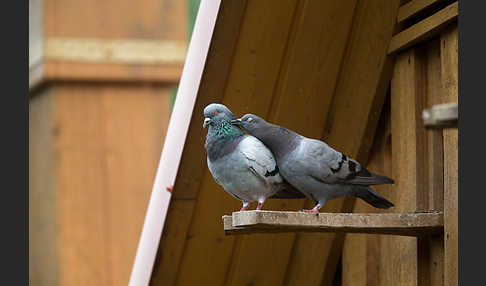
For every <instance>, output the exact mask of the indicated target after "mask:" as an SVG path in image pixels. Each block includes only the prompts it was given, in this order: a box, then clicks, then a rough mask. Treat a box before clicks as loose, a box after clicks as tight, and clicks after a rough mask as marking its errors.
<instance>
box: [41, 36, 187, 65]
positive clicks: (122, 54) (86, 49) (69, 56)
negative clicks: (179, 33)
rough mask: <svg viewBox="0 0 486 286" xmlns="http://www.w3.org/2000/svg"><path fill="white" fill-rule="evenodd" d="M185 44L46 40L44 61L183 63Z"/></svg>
mask: <svg viewBox="0 0 486 286" xmlns="http://www.w3.org/2000/svg"><path fill="white" fill-rule="evenodd" d="M186 53H187V42H186V41H168V40H147V39H127V38H123V39H109V40H107V39H97V38H72V37H70V38H61V37H50V38H48V39H46V40H45V41H44V53H43V56H44V58H45V59H52V60H58V61H74V62H89V63H127V64H150V65H154V64H155V65H156V64H183V63H184V60H185V57H186Z"/></svg>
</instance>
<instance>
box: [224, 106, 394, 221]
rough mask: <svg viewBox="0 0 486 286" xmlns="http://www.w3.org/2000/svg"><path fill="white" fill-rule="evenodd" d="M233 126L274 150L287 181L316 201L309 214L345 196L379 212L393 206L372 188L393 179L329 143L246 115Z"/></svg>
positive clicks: (389, 182)
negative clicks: (378, 209)
mask: <svg viewBox="0 0 486 286" xmlns="http://www.w3.org/2000/svg"><path fill="white" fill-rule="evenodd" d="M232 123H233V124H234V125H239V126H241V127H243V128H244V129H245V130H246V131H248V133H249V134H251V135H253V136H255V137H257V138H258V139H260V140H261V141H262V142H263V143H264V144H265V145H266V146H267V147H268V148H270V150H271V151H272V153H273V155H274V156H275V159H276V161H277V165H278V168H279V170H280V174H281V175H282V176H283V177H284V179H285V180H287V181H288V182H289V183H290V184H291V185H292V186H294V187H295V188H296V189H298V190H299V191H301V192H302V193H303V194H304V195H306V197H308V198H309V199H311V200H313V201H314V203H315V204H316V205H315V207H314V208H313V209H311V210H305V211H308V212H319V209H320V208H321V207H322V206H323V205H324V204H326V202H327V201H328V200H330V199H334V198H339V197H345V196H354V197H358V198H361V199H363V200H364V201H366V202H367V203H369V204H371V205H372V206H374V207H376V208H381V209H387V208H389V207H392V206H393V204H392V203H391V202H389V201H388V200H386V199H385V198H383V197H381V196H380V195H379V194H378V193H376V192H375V191H373V189H371V188H370V187H369V186H370V185H379V184H393V183H394V181H393V180H392V179H390V178H387V177H385V176H381V175H377V174H372V173H370V172H369V171H368V170H366V168H364V167H362V166H361V165H360V164H359V163H358V162H357V161H356V160H354V159H352V158H350V157H348V156H346V155H345V154H343V153H341V152H338V151H336V150H334V149H333V148H331V147H330V146H329V145H327V144H326V143H324V142H322V141H319V140H315V139H310V138H306V137H304V136H302V135H300V134H298V133H296V132H293V131H291V130H288V129H286V128H284V127H281V126H278V125H275V124H271V123H269V122H266V121H265V120H263V119H262V118H260V117H258V116H256V115H253V114H245V115H244V116H243V117H241V118H240V119H235V120H232Z"/></svg>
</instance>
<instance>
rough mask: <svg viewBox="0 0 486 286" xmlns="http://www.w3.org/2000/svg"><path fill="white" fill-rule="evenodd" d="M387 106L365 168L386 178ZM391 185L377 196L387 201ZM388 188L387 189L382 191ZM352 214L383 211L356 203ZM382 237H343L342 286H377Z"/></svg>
mask: <svg viewBox="0 0 486 286" xmlns="http://www.w3.org/2000/svg"><path fill="white" fill-rule="evenodd" d="M389 115H390V104H389V99H388V100H387V102H386V103H385V105H384V106H383V110H382V112H381V116H380V120H379V122H378V126H377V131H376V134H375V139H374V141H373V146H372V149H371V151H370V159H369V161H368V164H367V166H366V168H367V169H368V170H370V171H371V172H373V173H377V174H385V175H389V173H391V168H388V169H387V168H385V153H386V152H387V148H389V145H390V141H389V140H388V139H389V138H390V136H389V135H390V134H389V125H390V118H389ZM390 188H391V187H390V185H380V186H375V187H374V189H376V190H377V191H378V192H379V193H380V194H382V195H384V196H385V197H386V198H388V193H389V191H390V190H389V189H390ZM384 189H387V190H384ZM353 212H354V213H383V212H384V211H383V210H379V209H376V208H373V207H372V206H370V205H369V204H367V203H366V202H364V201H362V200H356V203H355V206H354V209H353ZM381 237H382V235H371V234H366V235H364V234H352V233H348V234H346V237H345V241H344V244H343V254H342V282H343V285H350V286H351V285H379V281H380V272H381V271H380V269H381V267H386V266H384V265H381V264H380V245H381V243H380V242H381Z"/></svg>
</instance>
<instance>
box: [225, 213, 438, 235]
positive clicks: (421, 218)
mask: <svg viewBox="0 0 486 286" xmlns="http://www.w3.org/2000/svg"><path fill="white" fill-rule="evenodd" d="M222 219H223V224H224V232H225V234H226V235H237V234H252V233H281V232H349V233H370V234H390V235H402V236H420V235H428V234H437V233H441V232H442V231H443V229H444V217H443V213H442V212H439V211H431V212H417V213H372V214H370V213H319V214H311V213H304V212H283V211H256V210H253V211H243V212H234V213H233V214H232V215H231V216H228V215H225V216H223V217H222Z"/></svg>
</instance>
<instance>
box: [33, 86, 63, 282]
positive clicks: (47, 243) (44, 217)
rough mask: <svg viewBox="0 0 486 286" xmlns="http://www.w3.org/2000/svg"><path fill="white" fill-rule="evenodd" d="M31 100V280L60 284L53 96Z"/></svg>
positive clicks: (41, 93)
mask: <svg viewBox="0 0 486 286" xmlns="http://www.w3.org/2000/svg"><path fill="white" fill-rule="evenodd" d="M49 93H50V90H49V89H44V90H43V91H41V92H40V94H39V96H37V97H35V98H32V99H31V100H30V101H29V284H30V285H46V286H47V285H59V269H60V264H59V263H58V262H59V261H58V255H59V248H58V244H57V243H58V240H57V233H58V231H59V229H58V228H59V226H58V224H56V223H53V222H55V221H56V201H57V199H58V198H57V197H56V190H55V189H54V188H53V187H54V182H55V160H54V156H53V155H54V151H55V149H54V148H53V137H52V136H51V134H52V133H53V131H54V130H55V128H54V126H55V125H54V118H53V97H52V96H49Z"/></svg>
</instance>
